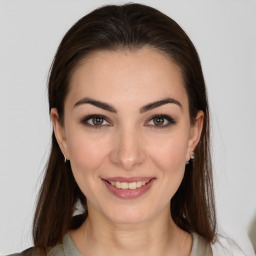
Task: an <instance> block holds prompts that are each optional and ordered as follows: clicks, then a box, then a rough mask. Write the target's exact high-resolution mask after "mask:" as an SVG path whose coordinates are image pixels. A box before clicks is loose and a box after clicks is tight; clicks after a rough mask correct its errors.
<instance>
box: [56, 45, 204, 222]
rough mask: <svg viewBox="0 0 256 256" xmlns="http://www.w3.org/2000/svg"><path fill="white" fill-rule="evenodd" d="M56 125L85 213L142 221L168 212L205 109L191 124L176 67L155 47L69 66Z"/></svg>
mask: <svg viewBox="0 0 256 256" xmlns="http://www.w3.org/2000/svg"><path fill="white" fill-rule="evenodd" d="M64 113H65V114H64V126H61V125H60V123H59V122H58V113H57V110H56V109H53V110H52V112H51V115H52V120H53V124H54V130H55V134H56V137H57V140H58V142H59V145H60V147H61V149H62V152H63V153H64V155H65V157H66V158H67V159H68V160H70V164H71V167H72V171H73V174H74V177H75V180H76V182H77V184H78V186H79V187H80V189H81V191H82V192H83V193H84V195H85V196H86V198H87V203H88V210H89V216H90V215H91V214H98V216H102V217H104V218H107V219H108V220H110V221H112V222H114V223H130V224H131V223H142V222H144V221H147V220H150V219H151V218H154V217H156V216H158V215H159V216H160V215H161V214H162V213H164V212H168V214H169V212H170V200H171V198H172V197H173V195H174V194H175V192H176V191H177V189H178V188H179V186H180V183H181V181H182V178H183V176H184V171H185V164H186V161H187V160H189V159H190V152H191V151H193V149H194V147H195V146H196V144H197V143H198V140H199V137H200V132H201V128H202V120H203V113H202V112H199V113H198V116H197V121H196V122H195V124H194V125H191V123H190V117H189V108H188V97H187V94H186V91H185V88H184V83H183V79H182V75H181V71H180V69H179V67H178V66H177V65H176V64H175V63H174V62H172V61H171V60H170V59H169V58H167V57H165V56H164V55H162V54H161V53H159V52H157V51H155V50H152V49H149V48H142V49H140V50H137V51H129V50H120V51H116V52H111V51H102V52H97V53H94V54H92V55H90V56H89V57H87V58H86V59H85V60H84V62H83V63H82V64H81V65H80V66H79V67H78V68H77V69H76V70H75V72H74V73H73V75H72V79H71V82H70V91H69V93H68V95H67V98H66V101H65V106H64Z"/></svg>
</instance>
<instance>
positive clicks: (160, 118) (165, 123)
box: [147, 115, 176, 128]
mask: <svg viewBox="0 0 256 256" xmlns="http://www.w3.org/2000/svg"><path fill="white" fill-rule="evenodd" d="M174 124H176V121H175V120H174V119H173V118H172V117H171V116H169V115H155V116H153V117H151V119H150V120H149V121H148V123H147V125H148V126H151V127H152V128H165V127H169V126H171V125H174Z"/></svg>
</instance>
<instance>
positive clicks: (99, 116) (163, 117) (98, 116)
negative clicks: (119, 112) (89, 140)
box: [81, 114, 177, 129]
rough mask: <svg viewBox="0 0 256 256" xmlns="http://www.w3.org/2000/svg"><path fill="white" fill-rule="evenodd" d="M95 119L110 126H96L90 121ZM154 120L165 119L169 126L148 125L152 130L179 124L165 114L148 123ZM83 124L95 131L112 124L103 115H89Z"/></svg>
mask: <svg viewBox="0 0 256 256" xmlns="http://www.w3.org/2000/svg"><path fill="white" fill-rule="evenodd" d="M93 118H99V119H102V120H103V123H104V122H107V123H108V124H107V125H106V124H99V125H94V124H90V123H89V121H90V120H91V119H93ZM154 119H163V120H164V122H166V121H167V124H164V125H160V126H157V125H153V124H151V125H148V124H147V125H146V126H151V128H153V129H163V128H166V127H168V126H170V125H174V124H176V123H177V122H176V121H175V120H174V119H173V118H172V117H171V116H169V115H165V114H158V115H154V116H152V117H150V118H149V119H148V120H147V123H149V122H150V121H152V122H153V120H154ZM81 123H82V124H84V125H86V126H88V127H91V128H94V129H99V128H102V127H103V126H111V125H112V124H111V122H110V121H109V120H108V119H107V118H106V117H105V116H103V115H89V116H86V117H85V118H83V119H82V120H81Z"/></svg>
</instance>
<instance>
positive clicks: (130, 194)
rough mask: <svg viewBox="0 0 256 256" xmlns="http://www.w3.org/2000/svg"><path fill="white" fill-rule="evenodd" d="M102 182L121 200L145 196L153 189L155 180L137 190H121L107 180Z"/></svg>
mask: <svg viewBox="0 0 256 256" xmlns="http://www.w3.org/2000/svg"><path fill="white" fill-rule="evenodd" d="M102 181H103V182H104V183H105V185H106V187H107V188H108V190H109V191H110V192H111V193H112V194H114V195H115V196H117V197H119V198H121V199H134V198H138V197H140V196H142V195H143V194H145V193H146V192H147V191H148V190H149V189H150V188H151V186H152V185H153V182H154V181H155V179H152V180H150V181H149V182H148V183H147V184H145V185H143V186H141V187H140V188H136V189H121V188H117V187H114V186H112V185H111V184H109V183H108V182H107V181H106V180H102Z"/></svg>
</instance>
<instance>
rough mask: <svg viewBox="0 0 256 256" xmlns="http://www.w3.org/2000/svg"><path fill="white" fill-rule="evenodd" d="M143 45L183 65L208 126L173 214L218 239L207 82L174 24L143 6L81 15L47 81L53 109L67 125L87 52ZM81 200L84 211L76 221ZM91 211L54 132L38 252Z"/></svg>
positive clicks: (40, 207) (193, 107)
mask: <svg viewBox="0 0 256 256" xmlns="http://www.w3.org/2000/svg"><path fill="white" fill-rule="evenodd" d="M144 46H148V47H151V48H152V49H155V50H157V51H160V52H161V53H163V54H165V55H167V56H169V57H170V58H171V59H172V60H174V61H175V62H176V64H177V65H178V66H179V67H180V68H181V70H182V75H183V79H184V84H185V89H186V92H187V95H188V99H189V112H190V119H191V122H194V120H195V117H196V114H197V112H198V111H199V110H202V111H203V112H204V115H205V116H204V127H203V131H202V135H201V139H200V142H199V144H198V146H197V147H196V149H195V160H194V161H193V162H190V163H189V164H188V165H187V166H186V171H185V175H184V178H183V181H182V183H181V185H180V187H179V189H178V191H177V192H176V194H175V195H174V197H173V198H172V200H171V209H170V213H171V215H172V218H173V220H174V221H175V222H176V224H177V225H178V226H179V227H180V228H182V229H184V230H186V231H188V232H196V233H198V234H200V235H201V236H203V237H204V238H205V239H206V240H207V241H208V242H213V241H214V239H215V236H216V216H215V205H214V194H213V182H212V165H211V157H210V138H209V113H208V103H207V94H206V88H205V82H204V77H203V73H202V68H201V64H200V60H199V57H198V54H197V52H196V49H195V47H194V45H193V43H192V42H191V41H190V39H189V37H188V36H187V35H186V33H185V32H184V31H183V30H182V28H181V27H180V26H179V25H178V24H177V23H176V22H175V21H174V20H172V19H171V18H169V17H168V16H166V15H165V14H163V13H161V12H159V11H158V10H156V9H154V8H151V7H148V6H145V5H141V4H125V5H121V6H116V5H108V6H104V7H101V8H99V9H96V10H94V11H93V12H91V13H89V14H88V15H86V16H84V17H83V18H81V19H80V20H79V21H78V22H77V23H76V24H75V25H74V26H73V27H71V29H70V30H69V31H68V32H67V33H66V35H65V36H64V38H63V40H62V41H61V43H60V45H59V48H58V50H57V53H56V55H55V58H54V61H53V63H52V66H51V70H50V75H49V83H48V91H49V95H48V96H49V109H50V110H51V109H52V108H57V110H58V113H59V117H60V120H61V122H63V115H64V102H65V98H66V96H67V94H68V91H69V81H70V78H71V76H72V72H73V71H74V70H75V68H76V67H77V66H78V65H79V63H80V62H81V61H82V60H83V59H84V58H86V56H87V55H88V54H90V53H92V52H96V51H99V50H108V51H116V50H120V49H130V50H136V49H140V48H142V47H144ZM78 202H79V203H81V204H82V206H83V209H84V212H83V214H82V215H80V217H79V218H74V217H73V215H74V211H75V207H76V204H77V203H78ZM87 214H88V213H87V208H86V198H85V196H84V195H83V193H82V192H81V191H80V189H79V187H78V185H77V183H76V181H75V179H74V177H73V174H72V170H71V167H70V164H69V162H67V163H64V158H63V155H62V152H61V150H60V148H59V146H58V143H57V141H56V138H55V135H54V133H53V134H52V148H51V153H50V157H49V161H48V164H47V167H46V172H45V177H44V181H43V184H42V187H41V190H40V195H39V199H38V204H37V208H36V212H35V217H34V226H33V237H34V244H35V247H36V248H41V249H43V250H44V251H45V250H47V248H49V247H51V246H54V245H56V244H57V243H58V242H61V240H62V237H63V235H64V234H65V233H67V232H68V230H70V229H72V228H77V227H78V226H79V225H81V223H82V222H83V221H84V220H85V219H86V217H87Z"/></svg>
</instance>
